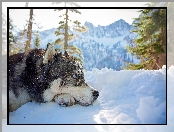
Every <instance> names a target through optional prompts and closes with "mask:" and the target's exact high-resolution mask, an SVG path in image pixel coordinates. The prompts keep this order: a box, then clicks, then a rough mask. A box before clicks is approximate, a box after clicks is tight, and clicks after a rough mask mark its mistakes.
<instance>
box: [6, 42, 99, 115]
mask: <svg viewBox="0 0 174 132" xmlns="http://www.w3.org/2000/svg"><path fill="white" fill-rule="evenodd" d="M98 96H99V92H98V91H97V90H95V89H93V88H92V87H91V86H89V85H88V84H87V83H86V82H85V80H84V72H83V67H82V65H81V64H80V63H79V62H77V61H75V59H74V58H73V57H72V56H69V55H68V53H67V52H66V51H65V53H64V54H63V55H62V53H56V51H55V49H54V47H53V45H51V44H48V45H47V49H46V50H43V49H33V50H31V51H30V52H29V53H27V54H24V53H18V54H15V55H12V56H9V112H12V111H15V110H16V109H18V108H19V107H20V106H22V105H23V104H25V103H27V102H30V101H36V102H50V101H55V102H57V103H58V104H59V105H61V106H71V105H74V104H76V103H78V104H80V105H83V106H88V105H90V104H92V103H93V102H94V100H96V99H97V98H98Z"/></svg>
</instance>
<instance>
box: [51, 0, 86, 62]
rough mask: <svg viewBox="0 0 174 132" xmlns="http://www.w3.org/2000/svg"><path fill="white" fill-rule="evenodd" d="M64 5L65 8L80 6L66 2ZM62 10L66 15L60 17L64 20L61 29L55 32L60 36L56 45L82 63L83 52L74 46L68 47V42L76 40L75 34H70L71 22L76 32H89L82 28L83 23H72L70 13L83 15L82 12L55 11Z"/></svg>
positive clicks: (60, 25) (61, 22) (76, 21)
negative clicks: (67, 6)
mask: <svg viewBox="0 0 174 132" xmlns="http://www.w3.org/2000/svg"><path fill="white" fill-rule="evenodd" d="M60 3H62V2H53V4H60ZM64 3H65V7H66V4H70V5H73V6H79V5H77V4H76V3H74V2H64ZM62 10H63V11H65V14H63V15H60V16H59V17H60V18H62V17H63V20H62V21H60V22H59V27H58V28H57V30H56V31H55V35H56V36H59V38H58V39H57V40H56V41H55V43H56V44H58V45H59V46H61V47H63V48H62V50H64V51H65V50H66V51H67V52H68V53H70V54H71V55H74V56H75V58H76V59H77V60H79V61H81V62H82V59H83V57H82V53H81V50H80V49H79V48H78V47H76V46H74V45H68V41H71V40H72V39H74V38H75V35H74V34H70V33H69V32H68V29H70V26H69V23H70V22H73V26H72V29H73V30H74V31H75V32H85V31H87V29H86V28H85V27H83V26H81V23H80V22H79V21H78V20H75V21H72V20H70V19H69V12H74V13H78V14H81V12H79V11H78V10H77V9H55V11H62Z"/></svg>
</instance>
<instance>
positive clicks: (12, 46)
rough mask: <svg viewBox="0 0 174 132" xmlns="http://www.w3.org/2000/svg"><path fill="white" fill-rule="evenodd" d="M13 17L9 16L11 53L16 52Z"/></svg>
mask: <svg viewBox="0 0 174 132" xmlns="http://www.w3.org/2000/svg"><path fill="white" fill-rule="evenodd" d="M12 22H13V21H12V19H11V18H9V55H13V54H14V52H15V51H14V50H15V46H14V45H15V40H14V35H13V28H14V26H13V25H12Z"/></svg>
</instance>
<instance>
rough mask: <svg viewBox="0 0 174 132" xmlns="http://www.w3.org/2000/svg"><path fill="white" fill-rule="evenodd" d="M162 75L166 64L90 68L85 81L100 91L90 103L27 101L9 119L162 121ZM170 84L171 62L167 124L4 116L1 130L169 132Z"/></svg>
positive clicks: (173, 107)
mask: <svg viewBox="0 0 174 132" xmlns="http://www.w3.org/2000/svg"><path fill="white" fill-rule="evenodd" d="M111 73H112V74H111ZM165 76H166V75H165V68H163V69H162V70H159V71H145V70H142V71H119V72H118V71H117V72H116V71H112V70H111V69H106V68H105V69H102V70H97V69H93V71H91V72H86V74H85V77H86V80H87V82H88V83H90V84H91V85H92V86H93V87H96V88H97V89H98V90H99V91H100V96H99V99H98V101H96V102H95V103H94V104H93V106H89V107H82V106H79V105H76V106H72V107H67V108H62V107H59V106H58V105H57V104H54V103H49V104H37V103H34V102H33V103H28V104H26V105H23V106H22V107H21V108H20V109H18V110H17V111H16V112H13V113H10V123H58V122H59V123H65V122H66V123H73V124H74V123H101V122H102V123H145V122H148V121H149V122H148V123H165V112H166V109H165V105H164V104H165V102H166V101H165V89H166V86H165ZM113 77H114V78H113ZM147 80H148V81H147ZM173 84H174V66H171V67H170V68H169V69H168V70H167V125H151V126H150V125H139V126H138V125H127V126H125V125H107V126H106V125H87V126H84V125H73V126H72V125H68V126H64V125H58V126H57V125H56V126H55V125H54V126H50V125H46V126H36V125H34V126H33V125H32V126H31V125H29V126H26V125H22V126H19V125H17V126H14V125H13V126H7V125H6V124H7V119H2V132H9V131H13V132H23V131H25V132H31V131H32V132H38V131H42V132H48V131H50V130H51V131H64V132H69V131H71V132H81V131H83V132H89V131H91V132H93V131H95V132H115V131H118V132H122V131H124V132H132V131H134V132H140V131H141V132H152V131H158V132H164V131H166V132H171V131H173V130H174V125H173V124H174V118H173V117H174V112H173V111H174V103H173V100H174V96H173V95H174V89H173ZM163 92H164V93H163ZM4 98H5V95H4ZM4 101H5V100H3V102H4ZM4 104H5V103H4ZM4 108H5V107H4ZM20 112H21V113H20ZM59 112H60V113H59ZM142 112H144V113H142ZM4 116H5V115H4ZM24 117H25V118H24ZM68 118H69V119H68Z"/></svg>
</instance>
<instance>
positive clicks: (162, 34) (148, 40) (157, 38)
mask: <svg viewBox="0 0 174 132" xmlns="http://www.w3.org/2000/svg"><path fill="white" fill-rule="evenodd" d="M139 12H141V15H140V17H139V18H135V20H137V21H138V22H134V23H133V27H134V28H135V30H133V31H132V32H135V33H137V34H138V36H139V37H138V38H136V39H134V42H135V46H134V47H130V46H128V47H127V49H128V50H129V51H130V53H131V54H133V55H135V56H136V57H139V58H140V60H141V63H140V64H129V66H128V67H127V69H134V70H135V69H160V68H161V67H162V66H163V65H166V10H165V9H144V10H140V11H139Z"/></svg>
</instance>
